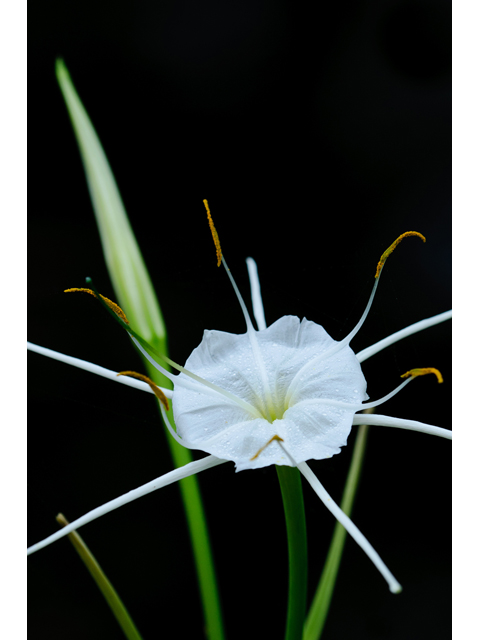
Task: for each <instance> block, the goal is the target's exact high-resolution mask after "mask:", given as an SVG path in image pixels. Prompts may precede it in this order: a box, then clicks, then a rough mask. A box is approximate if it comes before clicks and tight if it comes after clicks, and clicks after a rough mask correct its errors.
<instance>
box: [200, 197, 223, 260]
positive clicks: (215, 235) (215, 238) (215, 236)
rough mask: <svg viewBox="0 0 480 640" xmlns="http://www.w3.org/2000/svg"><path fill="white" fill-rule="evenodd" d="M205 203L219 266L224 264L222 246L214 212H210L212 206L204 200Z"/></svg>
mask: <svg viewBox="0 0 480 640" xmlns="http://www.w3.org/2000/svg"><path fill="white" fill-rule="evenodd" d="M203 204H204V205H205V209H206V210H207V216H208V224H209V227H210V231H211V233H212V236H213V241H214V243H215V249H216V250H217V267H219V266H220V265H221V264H222V248H221V246H220V240H219V237H218V233H217V230H216V229H215V225H214V224H213V220H212V214H211V213H210V207H209V206H208V202H207V201H206V200H204V201H203Z"/></svg>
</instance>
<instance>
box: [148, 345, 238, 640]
mask: <svg viewBox="0 0 480 640" xmlns="http://www.w3.org/2000/svg"><path fill="white" fill-rule="evenodd" d="M161 353H163V354H164V355H167V353H166V350H165V351H161ZM145 365H146V368H147V372H148V375H149V377H150V378H152V380H154V381H156V380H155V379H156V378H157V379H158V378H159V375H161V374H159V372H158V371H157V369H155V368H154V367H153V366H152V365H151V364H150V363H149V362H147V361H145ZM164 366H165V368H167V369H168V365H167V364H166V363H164ZM162 378H163V379H164V380H165V378H164V376H162ZM167 382H168V387H169V388H171V387H172V384H171V382H170V380H168V381H167ZM157 384H159V382H157ZM158 402H159V401H158V400H157V403H158ZM170 413H171V409H170V412H169V414H170ZM160 419H161V418H160ZM164 428H165V434H166V437H167V441H168V445H169V447H170V453H171V456H172V459H173V464H174V465H175V467H176V468H179V467H183V466H184V465H185V464H187V463H188V462H191V461H192V459H193V458H192V454H191V453H190V451H189V449H185V447H182V446H181V445H180V444H178V443H177V442H175V440H174V439H173V438H172V437H171V435H170V434H169V433H168V431H167V428H166V427H165V426H164ZM178 484H179V486H180V493H181V495H182V499H183V504H184V507H185V515H186V518H187V525H188V530H189V532H190V539H191V543H192V548H193V556H194V559H195V566H196V570H197V578H198V584H199V589H200V595H201V600H202V606H203V614H204V617H205V626H206V637H207V638H210V639H211V640H224V638H225V632H224V629H223V617H222V609H221V603H220V595H219V590H218V584H217V578H216V574H215V565H214V561H213V555H212V550H211V545H210V538H209V535H208V527H207V520H206V518H205V513H204V510H203V504H202V497H201V494H200V487H199V485H198V480H197V478H196V476H190V477H189V478H184V479H183V480H180V482H179V483H178Z"/></svg>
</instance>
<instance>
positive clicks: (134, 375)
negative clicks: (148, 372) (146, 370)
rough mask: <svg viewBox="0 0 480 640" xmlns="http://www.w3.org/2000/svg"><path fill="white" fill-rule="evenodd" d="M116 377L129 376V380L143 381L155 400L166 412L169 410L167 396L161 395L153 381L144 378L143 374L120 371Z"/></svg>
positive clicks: (146, 377)
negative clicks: (158, 401) (156, 399)
mask: <svg viewBox="0 0 480 640" xmlns="http://www.w3.org/2000/svg"><path fill="white" fill-rule="evenodd" d="M117 376H130V377H131V378H137V379H138V380H143V382H146V383H147V384H148V386H149V387H150V389H151V390H152V391H153V393H154V394H155V395H156V396H157V398H158V399H159V400H160V402H161V403H162V404H163V406H164V407H165V409H166V410H167V411H168V410H169V408H170V405H169V404H168V398H167V396H166V395H165V394H164V393H163V391H162V390H161V389H160V388H159V387H157V385H156V384H155V383H154V382H153V380H150V378H149V377H148V376H144V375H143V373H137V372H136V371H120V373H117Z"/></svg>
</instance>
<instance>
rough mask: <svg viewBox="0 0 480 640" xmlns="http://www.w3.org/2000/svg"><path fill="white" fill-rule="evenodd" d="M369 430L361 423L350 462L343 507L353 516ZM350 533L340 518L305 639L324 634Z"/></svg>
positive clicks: (309, 617)
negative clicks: (346, 540)
mask: <svg viewBox="0 0 480 640" xmlns="http://www.w3.org/2000/svg"><path fill="white" fill-rule="evenodd" d="M367 433H368V427H367V426H366V425H362V426H360V427H358V432H357V438H356V440H355V448H354V450H353V455H352V462H351V464H350V470H349V472H348V477H347V482H346V484H345V489H344V491H343V497H342V502H341V503H340V507H341V509H342V511H343V512H344V513H346V515H347V516H350V514H351V512H352V507H353V501H354V499H355V494H356V491H357V487H358V481H359V478H360V471H361V469H362V463H363V458H364V454H365V445H366V441H367ZM346 536H347V532H346V530H345V529H344V528H343V526H342V525H341V524H340V523H339V522H337V523H336V525H335V530H334V532H333V537H332V542H331V544H330V549H329V551H328V555H327V560H326V562H325V566H324V568H323V572H322V575H321V578H320V582H319V584H318V587H317V590H316V592H315V596H314V598H313V602H312V606H311V608H310V611H309V613H308V616H307V619H306V622H305V629H304V634H303V640H319V638H320V636H321V635H322V631H323V628H324V626H325V621H326V619H327V615H328V610H329V607H330V602H331V600H332V595H333V590H334V587H335V582H336V579H337V574H338V570H339V567H340V562H341V559H342V553H343V548H344V545H345V538H346Z"/></svg>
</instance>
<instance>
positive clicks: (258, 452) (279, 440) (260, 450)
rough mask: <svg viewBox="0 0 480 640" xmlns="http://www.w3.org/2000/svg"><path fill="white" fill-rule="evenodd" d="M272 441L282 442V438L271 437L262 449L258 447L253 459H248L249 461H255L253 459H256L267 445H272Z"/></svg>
mask: <svg viewBox="0 0 480 640" xmlns="http://www.w3.org/2000/svg"><path fill="white" fill-rule="evenodd" d="M274 440H277V441H278V442H284V440H283V438H280V436H273V438H270V440H269V441H268V442H267V444H264V445H263V447H260V449H259V450H258V451H257V453H256V454H255V455H254V456H253V458H250V461H252V460H255V458H258V456H259V455H260V454H261V453H262V451H264V450H265V449H266V448H267V447H268V445H269V444H272V442H273V441H274Z"/></svg>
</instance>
